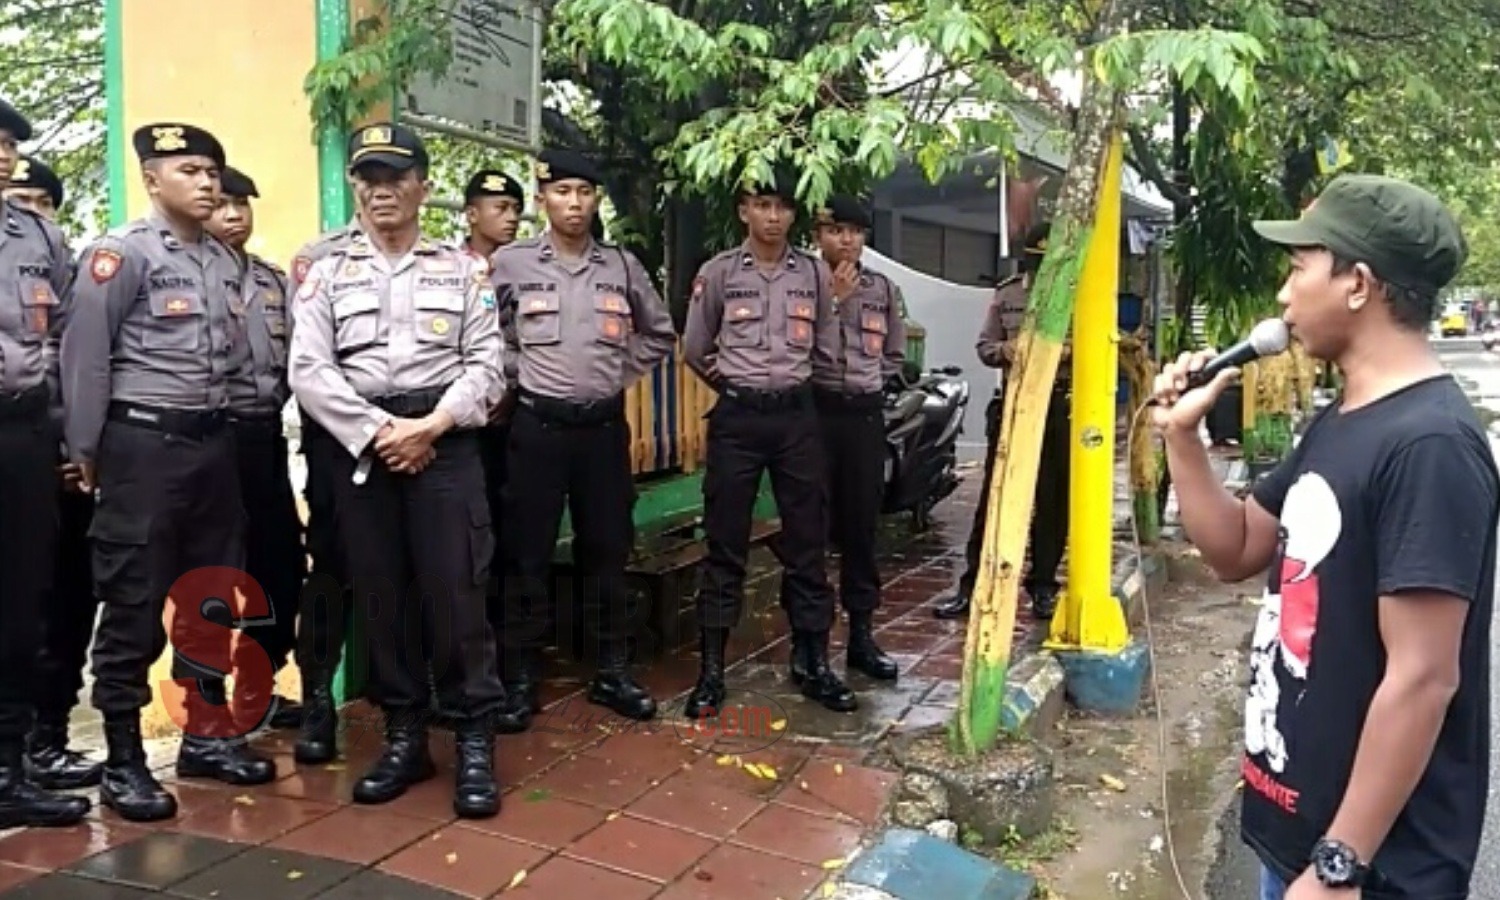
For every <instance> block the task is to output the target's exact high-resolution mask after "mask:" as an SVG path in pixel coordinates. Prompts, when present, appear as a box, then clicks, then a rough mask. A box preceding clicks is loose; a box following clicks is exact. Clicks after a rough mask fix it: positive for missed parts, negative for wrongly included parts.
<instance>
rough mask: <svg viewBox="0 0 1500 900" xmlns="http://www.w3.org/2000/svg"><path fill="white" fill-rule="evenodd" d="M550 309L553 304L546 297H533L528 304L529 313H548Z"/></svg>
mask: <svg viewBox="0 0 1500 900" xmlns="http://www.w3.org/2000/svg"><path fill="white" fill-rule="evenodd" d="M550 308H551V304H549V303H548V302H547V298H546V297H533V298H531V300H530V301H528V302H527V304H526V311H527V312H546V311H547V310H548V309H550Z"/></svg>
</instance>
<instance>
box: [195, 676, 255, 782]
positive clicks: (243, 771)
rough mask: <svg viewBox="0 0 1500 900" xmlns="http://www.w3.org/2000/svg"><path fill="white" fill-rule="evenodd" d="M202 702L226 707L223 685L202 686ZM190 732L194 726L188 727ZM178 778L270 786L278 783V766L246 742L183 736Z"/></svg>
mask: <svg viewBox="0 0 1500 900" xmlns="http://www.w3.org/2000/svg"><path fill="white" fill-rule="evenodd" d="M202 685H203V688H202V690H203V699H204V700H207V701H208V702H209V703H212V704H214V705H216V706H224V707H225V708H226V709H227V708H228V707H227V705H226V704H227V702H228V701H227V700H226V697H225V693H224V682H222V681H218V680H206V681H204V682H202ZM188 725H189V727H190V728H191V726H192V723H191V722H189V723H188ZM177 775H178V777H179V778H212V779H213V780H214V781H222V782H224V783H225V784H235V785H247V786H248V785H256V784H269V783H270V782H272V781H275V780H276V763H274V762H272V761H271V760H269V759H266V758H265V757H264V756H261V755H260V754H259V753H256V752H255V751H254V750H252V749H250V744H249V742H248V741H246V739H245V738H243V737H240V736H238V735H236V736H225V737H219V736H213V737H209V736H205V735H197V734H184V735H183V737H182V746H181V747H180V748H179V749H178V751H177Z"/></svg>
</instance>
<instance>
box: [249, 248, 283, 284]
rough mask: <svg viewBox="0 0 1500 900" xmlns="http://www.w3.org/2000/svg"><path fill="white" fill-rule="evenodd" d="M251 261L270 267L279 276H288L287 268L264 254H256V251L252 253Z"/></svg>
mask: <svg viewBox="0 0 1500 900" xmlns="http://www.w3.org/2000/svg"><path fill="white" fill-rule="evenodd" d="M250 261H251V262H253V263H255V264H257V265H259V266H261V267H263V268H266V269H270V270H271V272H272V273H273V274H275V275H276V276H277V277H279V278H285V277H286V270H285V269H283V268H282V267H281V266H278V265H276V264H275V263H273V262H271V261H270V260H269V259H266V258H265V257H264V256H256V255H255V254H254V253H252V254H250Z"/></svg>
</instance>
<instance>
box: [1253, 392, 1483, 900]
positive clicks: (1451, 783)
mask: <svg viewBox="0 0 1500 900" xmlns="http://www.w3.org/2000/svg"><path fill="white" fill-rule="evenodd" d="M1254 496H1255V499H1256V501H1257V502H1259V503H1260V505H1261V506H1262V507H1264V508H1265V509H1266V510H1267V511H1268V512H1270V513H1271V514H1272V515H1274V516H1276V517H1277V518H1278V519H1280V521H1281V542H1280V546H1279V549H1278V552H1277V555H1276V559H1275V560H1274V561H1273V562H1272V565H1271V572H1270V578H1269V584H1268V585H1267V588H1266V594H1265V602H1264V604H1263V606H1262V608H1261V613H1260V619H1259V622H1258V624H1257V626H1256V629H1255V635H1254V638H1253V640H1252V642H1251V652H1250V673H1251V675H1250V697H1249V700H1248V702H1247V703H1246V706H1245V750H1246V755H1245V761H1244V768H1243V772H1244V781H1245V790H1244V813H1243V817H1242V821H1241V826H1242V827H1241V830H1242V833H1243V836H1244V839H1245V841H1246V843H1248V844H1249V845H1250V846H1251V847H1252V848H1253V849H1254V850H1255V851H1256V852H1257V854H1258V855H1259V856H1260V857H1261V859H1262V861H1263V862H1265V863H1266V865H1268V866H1269V867H1270V868H1271V869H1273V870H1275V871H1276V872H1277V873H1278V874H1279V875H1281V877H1282V878H1284V879H1286V880H1288V881H1291V880H1294V879H1295V878H1296V877H1298V876H1299V875H1301V873H1302V872H1303V871H1304V870H1305V869H1306V868H1307V866H1308V862H1309V860H1308V858H1309V856H1310V854H1311V852H1312V848H1313V845H1314V844H1316V843H1317V841H1318V840H1319V839H1320V838H1321V837H1323V835H1324V834H1325V833H1326V831H1327V829H1328V827H1329V826H1330V825H1331V824H1332V822H1333V817H1334V814H1335V813H1336V812H1337V811H1338V808H1339V804H1340V803H1341V802H1342V800H1343V797H1344V792H1345V789H1346V788H1347V787H1348V784H1349V776H1350V773H1351V771H1352V769H1353V767H1354V756H1355V751H1356V750H1357V749H1358V746H1359V739H1360V733H1361V731H1362V730H1363V728H1364V723H1365V716H1366V713H1367V712H1368V710H1369V706H1370V701H1371V700H1372V699H1373V697H1374V694H1375V690H1376V688H1377V687H1378V686H1379V685H1380V682H1381V678H1382V676H1383V673H1384V671H1385V648H1384V646H1383V644H1382V642H1381V638H1380V630H1379V628H1380V626H1379V617H1378V605H1379V598H1380V596H1381V595H1383V594H1395V593H1398V592H1401V591H1410V590H1429V591H1442V592H1445V593H1450V594H1454V595H1457V596H1459V597H1463V598H1464V599H1466V600H1469V601H1471V605H1470V609H1469V616H1468V621H1467V622H1466V623H1465V629H1464V637H1463V649H1462V651H1461V659H1460V668H1461V671H1462V683H1461V686H1460V687H1459V689H1458V694H1457V695H1456V696H1455V697H1454V698H1453V701H1452V704H1451V705H1450V706H1449V708H1448V714H1447V716H1446V718H1445V719H1444V721H1443V726H1442V731H1441V733H1440V734H1439V736H1438V741H1437V747H1436V749H1435V750H1434V751H1433V755H1432V760H1431V762H1430V764H1429V765H1428V768H1427V771H1426V772H1425V773H1424V774H1423V776H1422V778H1421V780H1420V781H1419V782H1418V784H1417V787H1416V790H1415V791H1414V792H1413V794H1412V796H1411V799H1410V801H1409V802H1408V803H1407V805H1406V808H1405V809H1404V810H1403V811H1402V812H1401V814H1400V816H1399V817H1398V818H1397V819H1396V823H1395V826H1394V827H1393V828H1392V829H1391V831H1390V834H1389V836H1388V837H1387V838H1386V840H1385V843H1384V844H1383V845H1382V846H1381V848H1380V850H1379V852H1378V853H1377V854H1376V855H1375V858H1374V860H1373V864H1374V866H1375V869H1376V870H1377V872H1379V873H1380V875H1381V879H1382V882H1383V884H1382V885H1381V886H1376V887H1369V888H1366V890H1365V892H1364V896H1365V897H1366V898H1369V900H1376V898H1398V897H1399V898H1420V900H1464V898H1466V897H1468V890H1469V877H1470V874H1471V872H1472V871H1473V868H1474V856H1475V853H1476V852H1477V850H1478V846H1479V833H1480V830H1481V828H1482V827H1483V825H1484V812H1485V798H1486V796H1487V795H1488V793H1489V754H1490V747H1489V726H1490V698H1489V690H1490V679H1489V668H1490V651H1489V640H1490V614H1491V609H1492V606H1493V602H1494V589H1495V586H1494V581H1495V531H1496V523H1497V521H1500V475H1497V473H1496V468H1495V462H1494V458H1493V456H1492V455H1491V452H1490V447H1489V441H1488V440H1487V438H1486V436H1485V433H1484V429H1483V428H1481V427H1480V425H1479V421H1478V418H1477V416H1476V415H1475V413H1474V410H1473V407H1472V406H1470V404H1469V402H1468V400H1467V399H1466V398H1465V397H1464V395H1463V392H1462V391H1461V390H1460V389H1459V387H1458V385H1457V384H1455V383H1454V381H1453V379H1452V378H1449V377H1447V376H1442V377H1436V378H1431V379H1427V380H1424V381H1420V382H1418V383H1416V384H1413V385H1411V386H1410V387H1407V388H1404V389H1402V390H1400V391H1398V392H1396V393H1393V394H1390V395H1388V396H1386V397H1383V398H1381V399H1380V400H1378V401H1376V402H1374V403H1371V404H1369V405H1367V406H1364V407H1361V408H1359V409H1355V410H1351V411H1349V412H1340V411H1339V409H1338V406H1337V404H1335V405H1332V406H1330V407H1329V408H1328V409H1326V410H1324V411H1323V413H1322V414H1320V415H1319V416H1318V418H1317V419H1316V420H1315V421H1314V422H1313V423H1312V424H1311V425H1310V426H1309V427H1308V430H1307V433H1306V435H1305V436H1304V437H1303V439H1302V441H1301V443H1299V444H1298V445H1297V447H1296V449H1294V450H1293V451H1292V453H1291V455H1290V456H1289V457H1288V458H1287V459H1286V460H1285V461H1284V462H1283V463H1282V464H1281V465H1280V466H1279V467H1278V468H1277V469H1276V470H1274V471H1273V472H1271V473H1270V474H1269V475H1267V476H1266V478H1265V479H1264V480H1263V481H1262V482H1261V483H1260V484H1258V485H1257V486H1256V488H1255V491H1254Z"/></svg>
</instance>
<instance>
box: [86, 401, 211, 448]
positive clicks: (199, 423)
mask: <svg viewBox="0 0 1500 900" xmlns="http://www.w3.org/2000/svg"><path fill="white" fill-rule="evenodd" d="M109 420H110V421H111V422H119V423H121V424H122V425H136V426H139V427H141V428H149V429H151V430H152V431H160V432H161V433H163V434H171V435H176V436H177V437H185V438H193V439H195V440H201V439H202V438H206V437H208V436H209V435H212V434H214V433H216V432H218V431H219V430H220V429H222V428H223V427H224V426H225V425H227V424H229V414H228V413H227V412H225V411H224V410H222V409H215V410H188V409H166V408H163V407H160V406H143V405H141V404H139V403H125V402H123V401H118V400H117V401H115V402H114V403H111V404H110V405H109Z"/></svg>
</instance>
